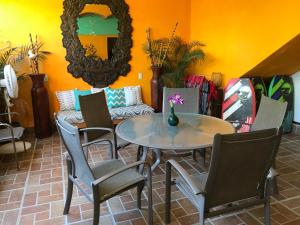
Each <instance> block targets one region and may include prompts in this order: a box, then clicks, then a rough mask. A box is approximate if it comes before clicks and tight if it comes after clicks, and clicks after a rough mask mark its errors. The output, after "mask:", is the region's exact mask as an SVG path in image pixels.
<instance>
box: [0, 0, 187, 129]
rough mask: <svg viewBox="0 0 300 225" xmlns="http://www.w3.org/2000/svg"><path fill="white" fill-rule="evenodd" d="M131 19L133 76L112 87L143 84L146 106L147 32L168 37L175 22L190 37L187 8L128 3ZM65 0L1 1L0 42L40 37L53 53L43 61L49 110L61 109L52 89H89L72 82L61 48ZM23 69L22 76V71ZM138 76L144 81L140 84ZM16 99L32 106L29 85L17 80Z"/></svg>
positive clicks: (171, 0) (177, 0)
mask: <svg viewBox="0 0 300 225" xmlns="http://www.w3.org/2000/svg"><path fill="white" fill-rule="evenodd" d="M126 2H127V3H128V5H129V9H130V15H131V17H132V19H133V21H132V26H133V36H132V38H133V48H132V50H131V55H132V60H131V62H130V64H131V72H130V73H129V74H128V75H127V76H126V77H121V78H120V79H119V80H118V81H117V82H115V84H114V85H112V86H113V87H121V86H125V85H141V86H142V90H143V96H144V100H145V102H146V103H150V86H149V82H150V79H151V71H150V70H149V66H150V62H149V60H148V59H147V57H146V55H145V54H144V53H143V51H142V44H143V43H145V41H146V33H145V30H146V28H147V27H151V28H152V30H153V34H154V37H155V38H159V37H166V36H168V35H170V33H171V31H172V29H173V27H174V25H175V23H176V21H178V22H179V27H178V29H177V34H178V35H180V36H182V37H184V38H185V39H188V38H189V34H190V30H189V29H190V4H189V1H188V3H187V1H186V0H164V1H161V0H143V1H136V0H126ZM62 3H63V0H51V1H40V0H1V1H0V21H2V22H1V23H0V40H1V41H7V40H9V41H11V43H12V44H13V45H20V44H26V43H28V34H29V33H30V32H31V33H32V34H38V35H39V37H40V39H41V40H42V41H43V42H44V43H45V44H44V50H48V51H50V52H52V54H51V55H50V56H49V57H48V59H47V60H46V61H44V62H43V65H42V68H43V71H44V72H45V73H46V74H47V75H48V84H47V87H48V91H49V99H50V105H51V109H52V110H55V111H57V110H59V108H58V103H57V101H56V99H55V98H56V97H55V91H57V90H67V89H73V88H80V89H87V88H89V85H88V84H86V83H85V82H83V81H82V80H81V79H75V78H73V77H72V76H71V75H70V74H69V73H68V72H67V65H68V63H67V62H66V60H65V54H66V51H65V49H64V48H63V46H62V35H61V30H60V25H61V19H60V16H61V15H62V12H63V8H62V7H63V6H62ZM23 71H24V70H22V71H21V72H23ZM138 72H142V73H143V75H144V76H143V79H142V80H138ZM20 95H21V97H22V98H23V99H25V101H26V102H27V107H26V108H29V109H30V108H31V98H30V81H29V80H27V81H25V82H24V81H23V82H20ZM26 115H27V117H28V118H27V119H26V121H27V126H30V125H32V112H27V114H26Z"/></svg>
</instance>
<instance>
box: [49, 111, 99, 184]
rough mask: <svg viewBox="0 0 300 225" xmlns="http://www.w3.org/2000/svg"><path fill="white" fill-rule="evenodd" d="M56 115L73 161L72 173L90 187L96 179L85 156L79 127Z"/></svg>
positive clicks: (65, 144) (58, 128) (57, 123)
mask: <svg viewBox="0 0 300 225" xmlns="http://www.w3.org/2000/svg"><path fill="white" fill-rule="evenodd" d="M54 117H55V122H56V126H57V130H58V132H59V135H60V137H61V140H62V142H63V144H64V146H65V148H66V149H67V151H68V153H69V156H70V158H71V161H72V175H73V176H76V177H78V179H79V180H81V181H82V182H84V183H85V184H86V185H87V186H88V187H91V182H92V181H94V175H93V173H92V171H91V169H90V167H89V165H88V163H87V161H86V158H85V156H84V152H83V149H82V147H81V142H80V137H79V131H78V128H77V127H74V126H72V125H71V124H69V123H68V122H66V121H65V120H64V119H63V118H60V117H57V116H56V115H54Z"/></svg>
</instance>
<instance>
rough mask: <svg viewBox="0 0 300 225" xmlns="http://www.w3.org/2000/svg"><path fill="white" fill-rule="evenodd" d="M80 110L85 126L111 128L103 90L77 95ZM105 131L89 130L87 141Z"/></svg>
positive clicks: (111, 124) (111, 123)
mask: <svg viewBox="0 0 300 225" xmlns="http://www.w3.org/2000/svg"><path fill="white" fill-rule="evenodd" d="M79 103H80V110H81V113H82V117H83V120H84V122H85V124H86V126H87V127H105V128H113V122H112V119H111V116H110V114H109V111H108V107H107V104H106V98H105V93H104V91H102V92H98V93H95V94H90V95H85V96H79ZM106 133H108V132H107V131H89V132H88V133H87V138H88V141H93V140H95V139H97V138H99V137H101V136H102V135H104V134H106Z"/></svg>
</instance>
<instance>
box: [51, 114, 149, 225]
mask: <svg viewBox="0 0 300 225" xmlns="http://www.w3.org/2000/svg"><path fill="white" fill-rule="evenodd" d="M55 122H56V125H57V129H58V132H59V134H60V137H61V139H62V142H63V144H64V146H65V148H66V150H67V153H68V154H67V155H66V157H65V158H66V161H67V170H68V191H67V198H66V202H65V207H64V212H63V213H64V215H65V214H68V213H69V209H70V205H71V200H72V193H73V184H75V185H76V186H77V188H78V189H79V190H80V191H81V192H82V193H83V194H84V195H85V196H86V197H87V199H88V200H89V201H90V202H92V203H93V205H94V217H93V224H94V225H98V223H99V216H100V203H102V202H105V201H106V200H108V199H110V198H112V197H114V196H116V195H118V194H119V193H122V192H124V191H126V190H128V189H131V188H133V187H137V205H138V208H141V193H142V190H143V188H144V186H145V185H147V192H148V224H150V225H152V224H153V219H152V214H153V212H152V184H151V182H152V178H151V167H150V166H149V165H148V164H147V163H145V162H144V161H138V162H135V163H132V164H130V165H125V164H124V163H123V162H122V161H121V160H117V159H113V157H112V156H113V144H112V142H111V141H110V140H109V139H101V140H97V142H106V143H107V144H108V145H109V146H110V156H111V159H110V160H106V161H101V162H99V163H97V164H96V165H95V166H90V165H89V164H88V162H87V159H86V157H85V155H84V152H83V149H82V144H81V142H80V137H79V130H78V128H77V127H75V126H72V125H71V124H69V123H68V122H66V121H64V120H63V119H62V118H57V116H56V115H55ZM86 129H89V128H86ZM82 130H83V131H84V130H85V129H82ZM95 142H96V141H92V142H87V143H84V145H83V146H88V145H91V144H95ZM142 164H145V165H146V166H147V177H144V176H143V175H141V174H139V173H138V172H136V170H135V169H133V168H135V167H137V166H139V165H142ZM82 183H83V184H84V185H85V187H86V188H87V190H86V189H83V188H82V185H81V184H82ZM90 192H91V193H92V197H91V196H90Z"/></svg>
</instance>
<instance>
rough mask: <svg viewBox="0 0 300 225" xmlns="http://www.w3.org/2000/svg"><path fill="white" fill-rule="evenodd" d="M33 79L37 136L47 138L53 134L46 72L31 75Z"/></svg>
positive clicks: (33, 105)
mask: <svg viewBox="0 0 300 225" xmlns="http://www.w3.org/2000/svg"><path fill="white" fill-rule="evenodd" d="M30 78H31V80H32V88H31V97H32V109H33V117H34V132H35V136H36V137H37V138H46V137H50V136H51V135H52V128H51V119H50V110H49V97H48V91H47V89H46V87H45V86H44V79H45V74H39V75H35V74H32V75H30Z"/></svg>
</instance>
